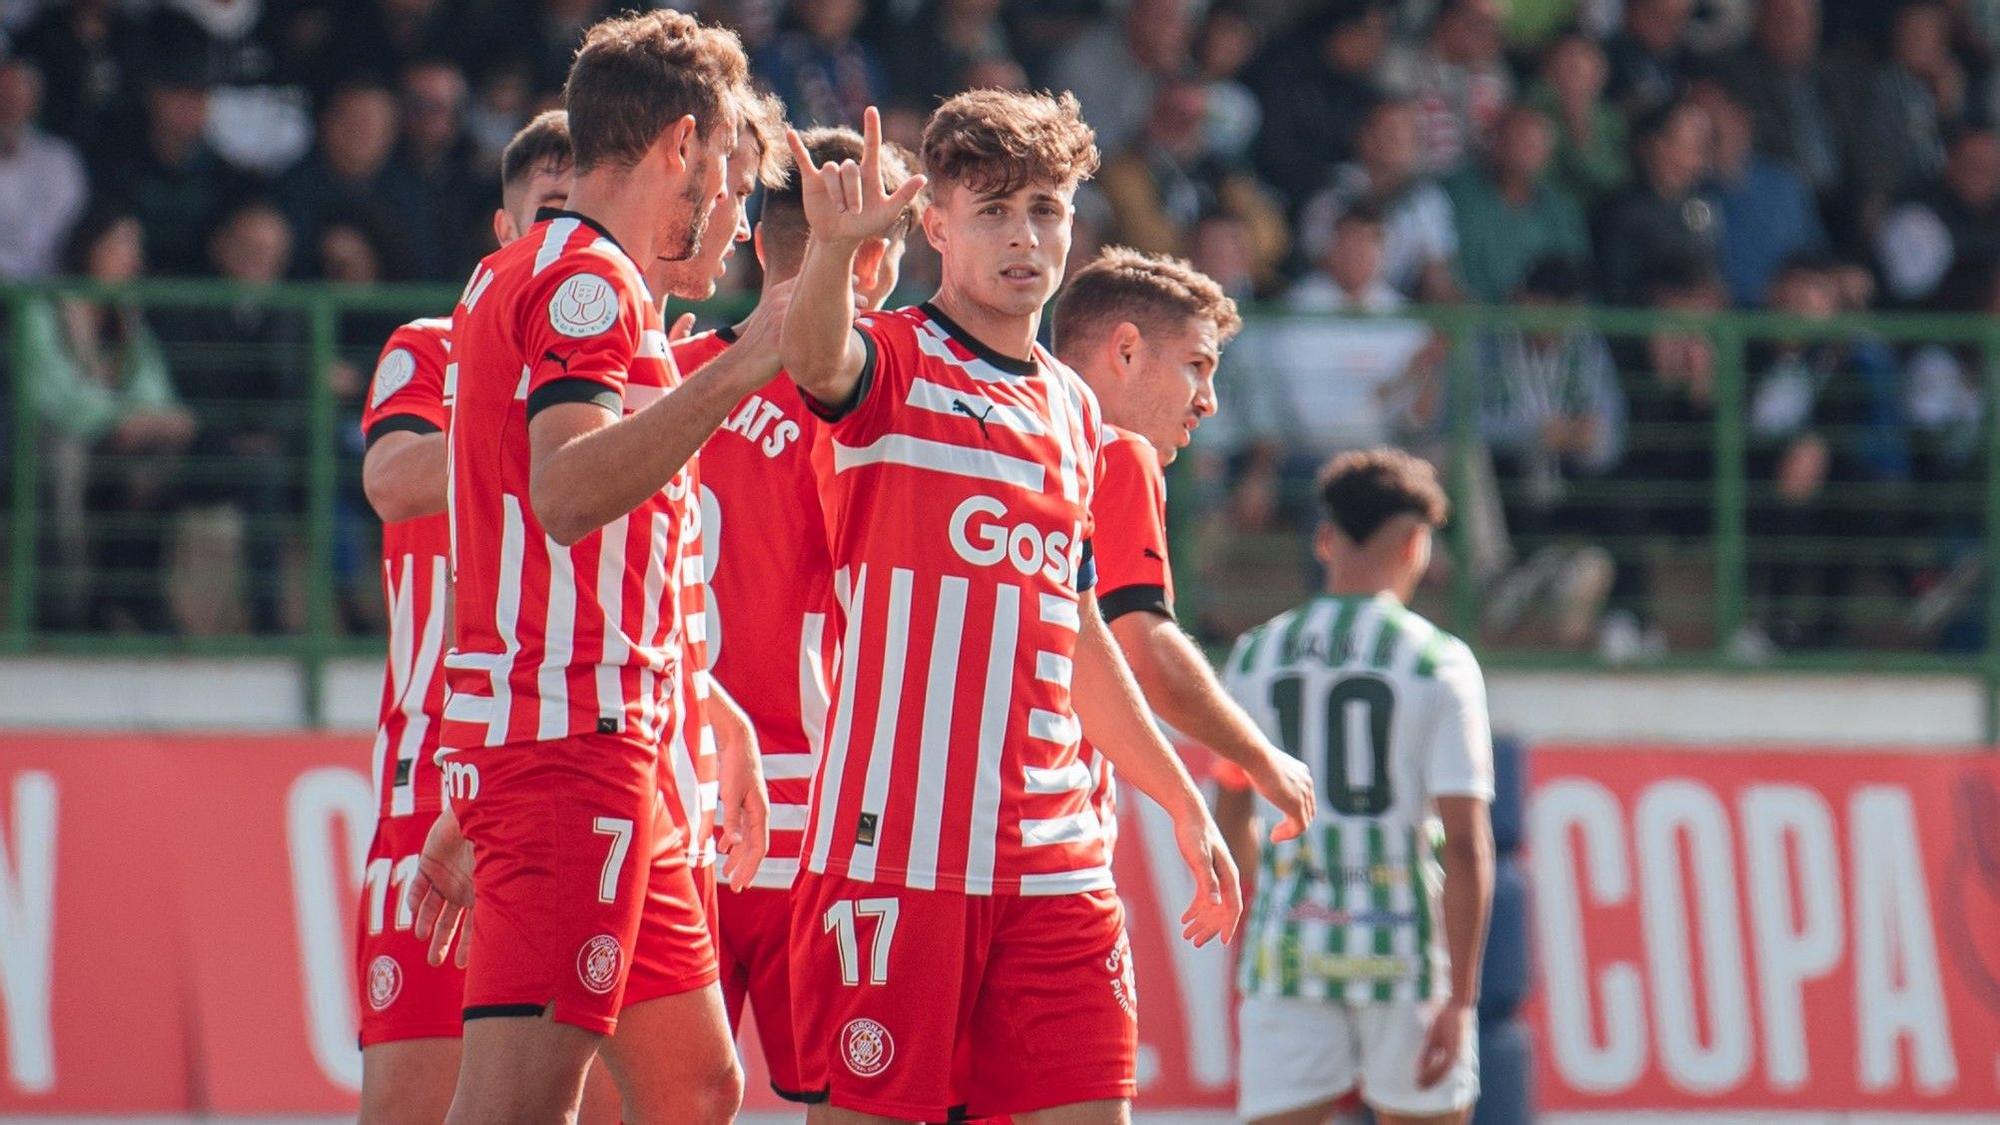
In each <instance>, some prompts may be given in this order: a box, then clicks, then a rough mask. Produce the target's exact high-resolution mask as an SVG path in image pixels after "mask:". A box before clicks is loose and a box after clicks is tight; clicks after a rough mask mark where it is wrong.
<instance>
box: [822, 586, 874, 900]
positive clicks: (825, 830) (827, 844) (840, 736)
mask: <svg viewBox="0 0 2000 1125" xmlns="http://www.w3.org/2000/svg"><path fill="white" fill-rule="evenodd" d="M847 581H848V579H847V571H846V568H844V567H843V568H842V569H841V570H840V571H839V572H838V573H836V574H835V575H834V590H835V593H836V594H848V596H847V597H845V598H842V599H841V601H842V605H843V607H844V608H845V610H846V612H847V639H846V641H845V642H844V643H843V644H842V646H841V652H842V653H843V654H850V653H854V652H858V651H860V649H859V646H860V644H861V611H862V610H864V609H866V608H867V604H868V564H867V563H862V564H861V570H860V572H859V573H858V574H857V575H856V576H855V578H854V580H853V584H852V586H851V587H849V586H848V585H847ZM850 589H851V590H852V593H848V591H849V590H850ZM842 658H843V659H851V657H850V656H845V655H844V656H843V657H842ZM855 679H856V677H854V676H846V675H843V676H841V677H840V702H839V703H838V704H836V705H835V706H834V710H835V711H836V712H838V713H839V716H840V717H839V718H837V719H835V720H834V724H833V737H831V738H829V739H828V740H827V744H826V769H825V770H823V771H822V772H821V775H820V776H821V777H823V778H824V779H825V780H826V782H827V784H826V785H825V786H824V788H823V789H822V791H821V792H819V793H815V794H814V795H813V796H814V798H815V799H816V800H817V801H818V802H819V804H818V807H817V808H816V809H815V810H814V815H815V816H816V817H817V818H818V824H817V825H816V826H815V830H814V832H813V848H812V869H813V870H814V871H824V870H826V856H827V853H828V852H829V851H830V850H831V849H832V848H833V822H834V819H835V818H836V817H837V816H838V815H839V812H840V780H841V776H842V771H844V770H845V769H846V768H847V737H848V732H849V731H850V730H851V729H852V728H853V726H854V681H855Z"/></svg>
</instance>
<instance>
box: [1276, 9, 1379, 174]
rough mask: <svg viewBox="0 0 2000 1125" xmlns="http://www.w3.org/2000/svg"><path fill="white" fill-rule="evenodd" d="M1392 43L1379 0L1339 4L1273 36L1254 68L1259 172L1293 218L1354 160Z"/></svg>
mask: <svg viewBox="0 0 2000 1125" xmlns="http://www.w3.org/2000/svg"><path fill="white" fill-rule="evenodd" d="M1388 43H1389V18H1388V15H1387V13H1386V12H1385V11H1384V10H1383V8H1382V6H1381V5H1380V4H1379V3H1377V2H1376V0H1334V2H1333V3H1330V4H1328V5H1327V6H1326V7H1324V8H1321V9H1319V10H1318V11H1317V12H1316V13H1314V14H1312V15H1309V16H1307V17H1305V18H1304V19H1303V20H1302V21H1301V22H1300V23H1299V24H1298V25H1297V26H1296V27H1294V28H1291V29H1288V30H1287V31H1285V32H1284V33H1281V34H1279V35H1277V36H1274V37H1273V38H1272V40H1271V44H1270V46H1269V47H1267V48H1265V51H1264V54H1263V56H1262V57H1261V58H1259V59H1258V60H1257V62H1256V63H1255V64H1254V65H1252V66H1251V67H1250V79H1249V81H1250V86H1251V90H1252V91H1253V92H1254V93H1255V94H1256V95H1257V99H1258V102H1259V104H1260V105H1261V106H1262V107H1263V112H1264V125H1263V129H1262V130H1261V131H1260V132H1259V133H1258V135H1257V145H1256V154H1257V169H1258V172H1259V173H1260V174H1261V175H1262V176H1263V178H1264V180H1265V182H1267V183H1269V184H1270V185H1271V186H1272V187H1275V188H1277V189H1278V193H1279V194H1280V195H1281V196H1283V197H1284V200H1285V203H1286V205H1287V206H1288V207H1289V208H1291V209H1292V211H1293V212H1294V213H1296V211H1297V210H1298V208H1299V207H1301V206H1302V205H1304V203H1305V202H1306V200H1307V199H1309V198H1310V197H1311V196H1312V194H1313V193H1314V192H1316V191H1318V190H1319V189H1321V188H1322V187H1325V186H1326V185H1327V183H1328V182H1329V181H1331V179H1332V178H1333V175H1334V171H1335V169H1336V168H1338V167H1339V165H1340V164H1341V163H1342V162H1344V161H1346V160H1348V159H1350V158H1351V157H1352V156H1353V154H1354V138H1355V136H1356V134H1358V133H1359V132H1360V131H1361V125H1362V122H1363V121H1364V120H1366V118H1367V115H1368V111H1369V109H1370V108H1372V107H1373V106H1374V105H1375V103H1376V101H1377V100H1379V99H1380V97H1381V90H1380V88H1379V87H1378V86H1377V84H1376V82H1375V72H1376V70H1377V69H1378V68H1379V67H1380V65H1381V62H1382V56H1383V53H1384V51H1386V50H1387V48H1388Z"/></svg>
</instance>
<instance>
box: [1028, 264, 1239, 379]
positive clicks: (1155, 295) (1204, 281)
mask: <svg viewBox="0 0 2000 1125" xmlns="http://www.w3.org/2000/svg"><path fill="white" fill-rule="evenodd" d="M1196 317H1198V318H1200V319H1203V320H1206V321H1208V322H1209V323H1211V324H1213V325H1215V336H1216V341H1215V342H1216V343H1217V344H1218V345H1219V344H1226V343H1228V342H1229V341H1230V340H1231V339H1232V338H1234V337H1235V335H1236V333H1237V332H1238V331H1240V330H1241V329H1242V327H1243V317H1242V314H1240V313H1238V312H1237V311H1236V302H1235V300H1234V299H1232V298H1231V297H1230V296H1229V294H1227V293H1224V292H1223V291H1222V286H1221V285H1219V284H1217V283H1216V280H1215V279H1214V278H1212V277H1210V276H1208V275H1207V274H1205V273H1203V272H1201V271H1200V270H1198V269H1196V268H1194V267H1193V266H1191V265H1189V264H1188V263H1187V261H1186V260H1185V259H1182V258H1175V257H1170V256H1168V255H1166V254H1147V253H1143V252H1141V251H1138V250H1134V249H1132V248H1131V247H1129V246H1107V247H1105V248H1104V249H1103V251H1101V252H1100V253H1099V254H1098V255H1097V257H1095V258H1093V259H1091V261H1090V263H1089V264H1088V265H1086V266H1084V267H1083V268H1082V269H1080V270H1078V271H1076V273H1074V274H1072V275H1071V276H1070V279H1069V284H1068V285H1066V286H1064V287H1063V291H1062V295H1061V296H1059V297H1057V298H1056V310H1055V338H1056V354H1057V355H1059V356H1062V357H1064V358H1065V360H1067V359H1068V357H1070V356H1072V355H1080V354H1081V353H1082V352H1084V351H1087V350H1089V348H1090V347H1091V345H1092V344H1093V343H1095V342H1096V340H1097V339H1098V337H1100V336H1101V335H1102V334H1103V333H1104V332H1105V331H1107V330H1109V329H1110V328H1111V327H1113V326H1114V325H1117V324H1119V323H1121V322H1123V321H1131V322H1132V323H1133V324H1136V325H1138V326H1139V328H1140V329H1141V330H1154V329H1161V330H1166V329H1168V328H1169V326H1174V325H1179V324H1180V323H1182V322H1184V321H1186V320H1188V319H1190V318H1196Z"/></svg>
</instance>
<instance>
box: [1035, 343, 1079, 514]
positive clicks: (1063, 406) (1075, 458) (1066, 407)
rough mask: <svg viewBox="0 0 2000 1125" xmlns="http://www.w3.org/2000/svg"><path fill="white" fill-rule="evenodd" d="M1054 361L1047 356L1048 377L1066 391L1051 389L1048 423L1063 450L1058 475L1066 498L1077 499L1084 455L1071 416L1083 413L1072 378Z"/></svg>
mask: <svg viewBox="0 0 2000 1125" xmlns="http://www.w3.org/2000/svg"><path fill="white" fill-rule="evenodd" d="M1052 362H1053V360H1052V358H1051V359H1045V360H1044V362H1043V369H1044V370H1046V371H1048V375H1047V376H1046V377H1047V378H1048V379H1049V380H1050V381H1051V382H1053V383H1055V384H1057V386H1059V387H1060V388H1061V390H1062V392H1063V393H1060V394H1058V393H1056V391H1054V390H1051V391H1050V392H1049V424H1050V425H1052V426H1054V427H1055V430H1056V435H1055V436H1056V448H1058V449H1060V450H1062V464H1061V465H1060V466H1059V467H1058V468H1057V469H1056V476H1057V478H1058V479H1059V480H1060V481H1061V483H1062V494H1063V499H1065V500H1075V499H1076V498H1077V497H1079V496H1081V495H1083V479H1082V473H1081V472H1080V471H1079V470H1078V466H1080V465H1081V464H1083V463H1084V459H1083V458H1082V457H1081V456H1079V455H1078V453H1077V448H1076V430H1077V428H1076V426H1075V425H1072V424H1071V422H1070V418H1071V416H1072V415H1073V414H1074V415H1076V416H1081V415H1082V413H1083V409H1082V407H1081V406H1079V405H1078V404H1077V402H1076V401H1075V400H1074V399H1073V398H1071V397H1070V393H1071V392H1070V381H1069V380H1068V379H1065V378H1063V377H1062V375H1061V374H1059V373H1058V372H1057V371H1056V370H1054V369H1053V368H1052V367H1051V366H1050V365H1051V363H1052Z"/></svg>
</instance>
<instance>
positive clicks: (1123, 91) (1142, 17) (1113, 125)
mask: <svg viewBox="0 0 2000 1125" xmlns="http://www.w3.org/2000/svg"><path fill="white" fill-rule="evenodd" d="M1189 9H1190V0H1131V3H1130V4H1128V5H1127V6H1126V8H1125V13H1124V15H1123V16H1122V17H1121V18H1118V19H1115V20H1104V21H1102V22H1100V23H1098V24H1097V25H1096V26H1095V27H1093V28H1092V29H1091V30H1090V31H1088V32H1085V33H1084V34H1083V35H1080V36H1078V37H1076V39H1075V40H1073V41H1072V42H1071V43H1070V45H1069V47H1068V48H1067V49H1065V50H1064V51H1063V52H1062V54H1060V55H1058V56H1057V57H1056V59H1055V63H1054V66H1053V67H1052V68H1051V78H1052V79H1053V81H1052V83H1051V84H1052V85H1053V86H1054V88H1056V89H1058V90H1069V91H1071V92H1072V93H1074V94H1075V95H1076V98H1077V101H1079V102H1081V103H1083V116H1084V120H1086V121H1088V122H1090V125H1091V128H1093V129H1096V130H1097V146H1098V148H1100V149H1102V150H1103V151H1105V152H1117V151H1118V150H1120V149H1122V148H1124V147H1125V146H1126V145H1127V144H1129V143H1131V141H1132V138H1133V137H1135V136H1137V135H1138V133H1139V130H1140V129H1141V128H1143V127H1144V126H1145V123H1146V115H1147V113H1148V112H1149V111H1150V110H1151V108H1152V104H1153V88H1154V86H1155V84H1157V83H1158V82H1160V81H1161V80H1163V79H1165V78H1168V77H1171V76H1173V75H1175V74H1178V73H1180V72H1182V71H1184V70H1185V69H1187V66H1188V63H1189V56H1188V44H1189V41H1190V39H1191V37H1192V35H1193V33H1194V24H1193V14H1192V13H1191V12H1190V10H1189Z"/></svg>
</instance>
